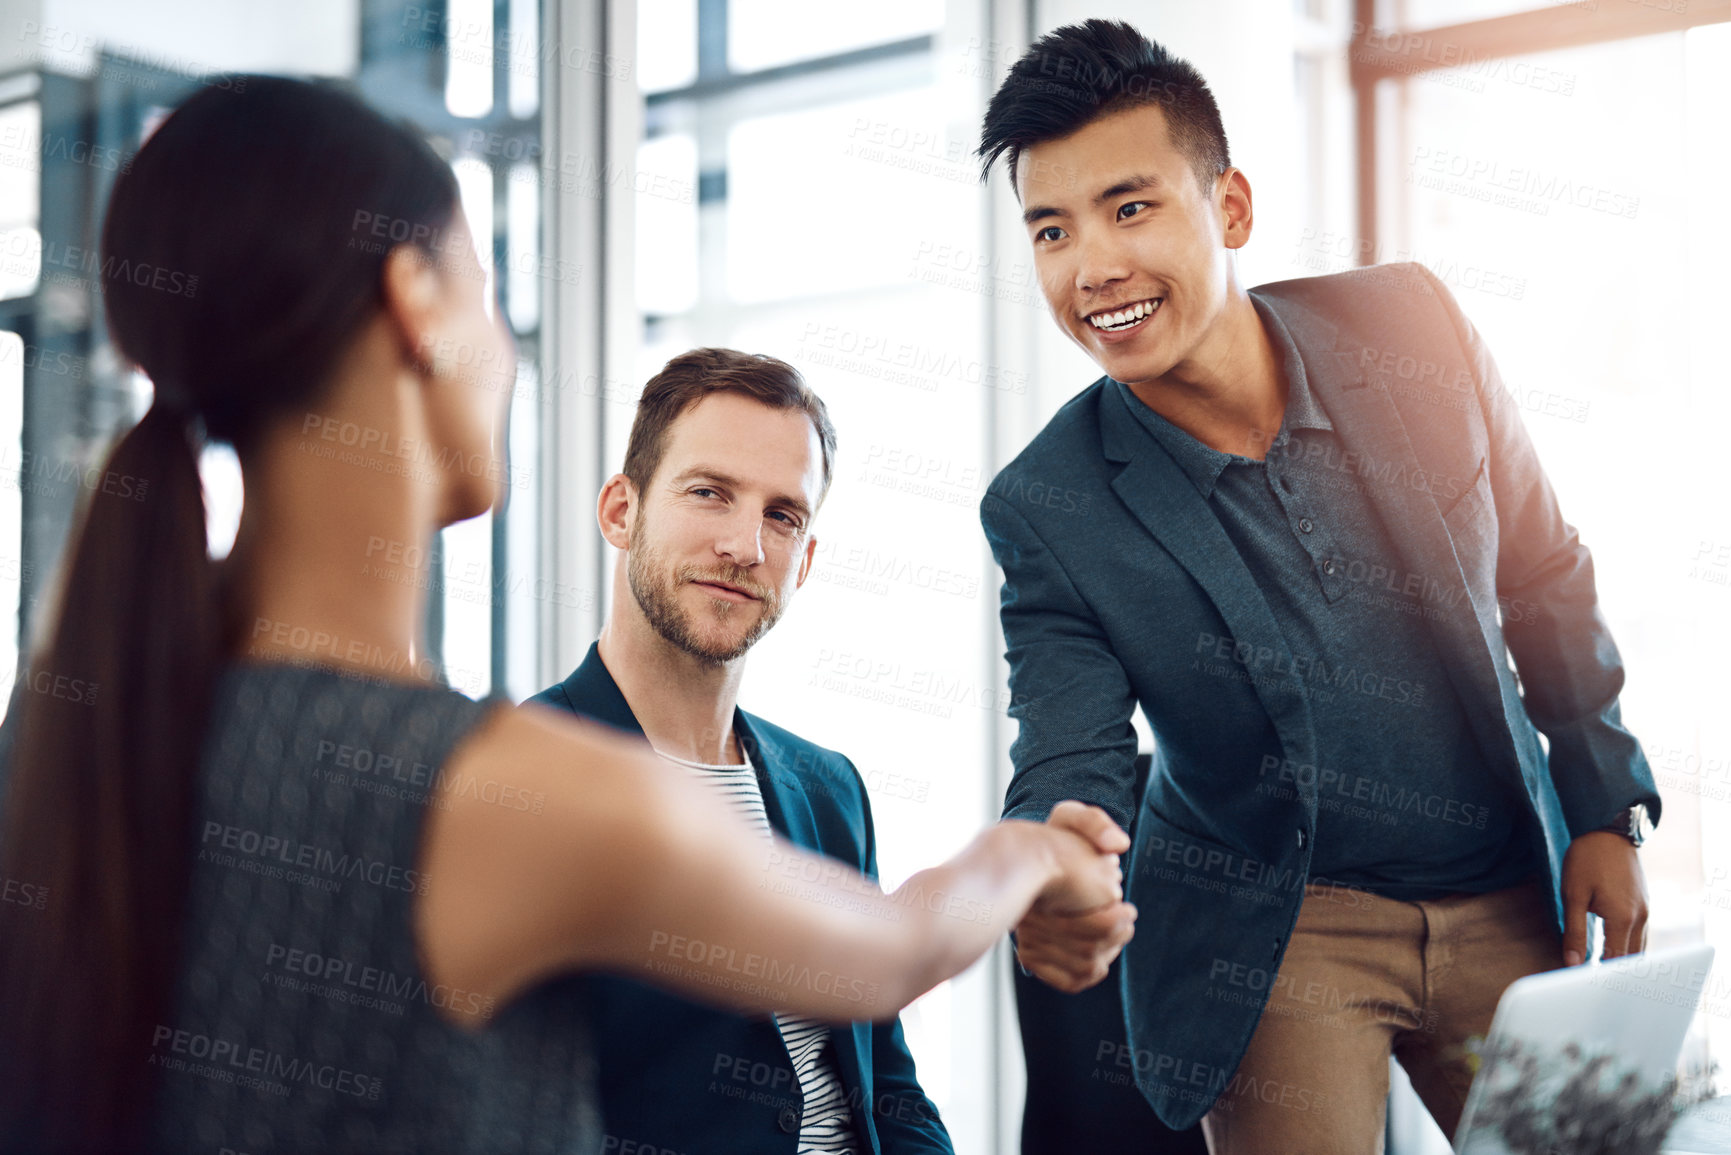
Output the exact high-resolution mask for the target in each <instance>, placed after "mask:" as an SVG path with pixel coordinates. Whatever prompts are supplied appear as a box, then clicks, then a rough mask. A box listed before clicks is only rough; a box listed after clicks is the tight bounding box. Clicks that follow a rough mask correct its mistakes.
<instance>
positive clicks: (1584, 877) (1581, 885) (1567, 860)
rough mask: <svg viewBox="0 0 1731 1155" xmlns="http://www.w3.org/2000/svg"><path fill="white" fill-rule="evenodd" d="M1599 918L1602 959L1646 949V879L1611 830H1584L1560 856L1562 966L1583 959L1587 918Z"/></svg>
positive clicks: (1628, 846)
mask: <svg viewBox="0 0 1731 1155" xmlns="http://www.w3.org/2000/svg"><path fill="white" fill-rule="evenodd" d="M1589 913H1591V914H1596V915H1598V916H1599V917H1600V918H1602V919H1604V920H1605V953H1604V957H1605V958H1607V959H1613V958H1618V957H1621V956H1622V955H1626V954H1639V953H1640V952H1641V951H1643V950H1645V949H1646V948H1647V880H1646V878H1645V876H1644V875H1642V873H1641V860H1640V858H1639V857H1638V856H1637V855H1636V853H1635V847H1634V845H1633V844H1632V843H1631V842H1630V841H1629V840H1628V839H1627V838H1624V837H1623V836H1622V835H1621V834H1618V833H1616V832H1615V831H1611V830H1590V831H1588V832H1587V833H1585V834H1583V835H1581V836H1580V837H1579V838H1577V839H1575V840H1574V841H1573V842H1571V843H1570V844H1569V852H1568V854H1566V855H1564V856H1563V965H1564V966H1579V965H1580V964H1581V963H1583V962H1585V961H1586V960H1587V915H1588V914H1589Z"/></svg>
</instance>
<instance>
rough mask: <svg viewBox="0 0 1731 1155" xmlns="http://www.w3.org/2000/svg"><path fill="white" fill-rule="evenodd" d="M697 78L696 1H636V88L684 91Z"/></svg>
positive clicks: (657, 90) (647, 90) (653, 90)
mask: <svg viewBox="0 0 1731 1155" xmlns="http://www.w3.org/2000/svg"><path fill="white" fill-rule="evenodd" d="M696 79H697V0H639V2H638V5H637V85H638V87H639V88H641V89H642V90H643V91H644V92H665V91H666V90H667V89H669V88H684V87H685V86H686V85H688V84H690V83H691V82H692V81H694V80H696Z"/></svg>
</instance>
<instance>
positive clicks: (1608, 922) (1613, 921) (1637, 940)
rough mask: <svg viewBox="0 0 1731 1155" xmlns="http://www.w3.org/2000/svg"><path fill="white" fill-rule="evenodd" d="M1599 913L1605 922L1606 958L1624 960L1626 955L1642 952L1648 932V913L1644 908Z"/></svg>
mask: <svg viewBox="0 0 1731 1155" xmlns="http://www.w3.org/2000/svg"><path fill="white" fill-rule="evenodd" d="M1597 913H1598V915H1599V917H1600V918H1603V919H1604V920H1605V955H1604V957H1605V958H1608V959H1612V958H1622V957H1623V956H1624V955H1626V954H1635V953H1637V952H1639V951H1640V950H1641V948H1642V941H1643V940H1644V939H1645V938H1646V930H1647V912H1646V910H1645V909H1644V908H1640V907H1631V908H1626V909H1622V910H1613V911H1609V912H1606V911H1599V912H1597Z"/></svg>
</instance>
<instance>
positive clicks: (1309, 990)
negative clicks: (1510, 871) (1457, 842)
mask: <svg viewBox="0 0 1731 1155" xmlns="http://www.w3.org/2000/svg"><path fill="white" fill-rule="evenodd" d="M1562 961H1563V945H1562V934H1561V932H1560V931H1558V929H1557V925H1556V917H1555V915H1554V914H1553V913H1552V907H1551V899H1550V895H1549V893H1548V892H1547V891H1546V889H1545V886H1544V884H1543V883H1542V882H1531V883H1528V884H1525V885H1522V886H1519V887H1514V888H1511V889H1509V890H1500V891H1495V892H1492V893H1490V894H1462V895H1452V896H1450V897H1448V898H1443V899H1438V900H1437V901H1435V902H1399V901H1396V900H1394V899H1389V898H1382V897H1380V896H1377V895H1373V894H1369V893H1366V892H1364V891H1359V890H1350V889H1347V888H1344V887H1334V886H1318V885H1312V886H1310V887H1309V888H1307V889H1306V891H1305V896H1304V901H1303V905H1302V906H1300V907H1299V912H1298V925H1297V927H1296V928H1295V929H1294V931H1293V934H1292V941H1291V942H1290V943H1289V944H1288V946H1287V949H1286V957H1285V958H1284V959H1283V960H1282V961H1281V964H1280V971H1279V973H1278V975H1276V976H1273V977H1272V978H1269V977H1267V976H1266V974H1265V972H1256V971H1249V972H1247V971H1244V970H1243V969H1242V968H1237V967H1230V968H1228V967H1224V966H1221V967H1218V968H1217V969H1218V970H1219V973H1218V974H1216V975H1212V976H1210V979H1211V981H1210V985H1209V992H1208V993H1209V996H1210V997H1212V998H1219V999H1226V1000H1231V1001H1243V1000H1244V999H1245V998H1251V997H1259V996H1260V993H1261V990H1262V989H1264V988H1270V996H1269V1001H1268V1006H1267V1009H1266V1010H1264V1011H1263V1014H1262V1020H1261V1021H1260V1022H1259V1023H1258V1024H1257V1026H1256V1032H1255V1034H1254V1035H1252V1036H1251V1039H1250V1049H1249V1050H1248V1051H1246V1052H1245V1055H1244V1060H1243V1062H1242V1063H1240V1064H1239V1067H1238V1070H1237V1072H1236V1073H1235V1074H1234V1077H1233V1079H1232V1080H1231V1081H1230V1083H1228V1085H1227V1089H1226V1091H1225V1093H1224V1094H1222V1095H1221V1097H1220V1099H1219V1101H1218V1102H1216V1103H1215V1105H1214V1107H1213V1109H1212V1110H1210V1111H1209V1112H1208V1114H1207V1116H1206V1117H1205V1118H1204V1119H1203V1120H1202V1129H1203V1133H1204V1134H1205V1135H1206V1136H1207V1139H1208V1150H1209V1152H1210V1153H1211V1155H1380V1153H1381V1152H1382V1149H1383V1123H1384V1120H1383V1117H1384V1113H1385V1111H1386V1109H1387V1099H1388V1059H1389V1055H1390V1054H1392V1055H1394V1057H1395V1058H1397V1059H1399V1060H1400V1064H1401V1066H1402V1067H1404V1068H1405V1069H1406V1073H1407V1075H1408V1077H1409V1078H1410V1079H1411V1080H1412V1085H1413V1089H1414V1090H1416V1091H1417V1092H1418V1094H1419V1097H1420V1098H1421V1099H1422V1100H1424V1105H1425V1107H1426V1108H1427V1109H1429V1111H1430V1113H1431V1116H1432V1117H1433V1118H1435V1119H1436V1121H1437V1123H1438V1125H1439V1126H1441V1127H1442V1129H1443V1132H1444V1133H1445V1134H1447V1135H1449V1136H1450V1137H1451V1138H1452V1137H1453V1135H1454V1130H1455V1126H1456V1124H1458V1123H1459V1122H1460V1115H1461V1109H1462V1107H1464V1106H1465V1104H1466V1095H1467V1089H1468V1088H1469V1087H1470V1086H1471V1085H1472V1078H1473V1075H1472V1067H1471V1065H1470V1063H1469V1057H1468V1056H1469V1052H1468V1051H1467V1049H1466V1047H1465V1044H1466V1042H1467V1041H1468V1040H1469V1039H1471V1038H1473V1037H1474V1036H1480V1037H1482V1036H1483V1035H1484V1034H1485V1032H1486V1031H1487V1030H1489V1028H1490V1023H1491V1015H1492V1014H1493V1013H1494V1012H1495V1010H1496V1006H1497V999H1498V998H1499V997H1501V995H1502V993H1503V990H1504V988H1505V987H1507V986H1508V985H1509V984H1510V983H1511V982H1513V981H1514V980H1516V979H1518V978H1520V977H1522V976H1523V975H1529V974H1534V973H1536V972H1538V971H1543V970H1551V969H1553V968H1555V967H1559V966H1561V965H1562ZM1259 976H1262V977H1260V978H1259Z"/></svg>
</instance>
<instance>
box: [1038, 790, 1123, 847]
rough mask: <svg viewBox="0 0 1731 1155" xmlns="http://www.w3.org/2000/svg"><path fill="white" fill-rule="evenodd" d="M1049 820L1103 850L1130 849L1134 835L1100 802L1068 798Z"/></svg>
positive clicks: (1057, 807)
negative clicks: (1098, 803)
mask: <svg viewBox="0 0 1731 1155" xmlns="http://www.w3.org/2000/svg"><path fill="white" fill-rule="evenodd" d="M1046 821H1047V822H1049V823H1050V824H1052V825H1053V826H1062V827H1064V828H1065V829H1066V830H1070V831H1074V832H1075V833H1077V834H1079V835H1081V836H1082V837H1083V838H1086V839H1087V840H1088V841H1089V842H1091V843H1093V844H1094V849H1096V850H1098V851H1099V852H1100V853H1102V854H1122V853H1124V852H1125V851H1126V850H1129V849H1130V836H1129V835H1128V834H1125V833H1124V831H1123V829H1122V828H1120V827H1119V825H1118V824H1117V823H1116V822H1113V821H1112V816H1111V815H1110V814H1107V813H1106V812H1105V811H1104V810H1102V809H1100V808H1099V807H1098V806H1090V805H1088V804H1087V803H1085V802H1077V801H1076V800H1075V799H1068V800H1066V801H1063V802H1060V803H1058V804H1057V805H1056V806H1054V807H1052V813H1051V814H1050V815H1049V816H1048V817H1047V818H1046Z"/></svg>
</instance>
